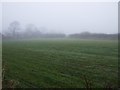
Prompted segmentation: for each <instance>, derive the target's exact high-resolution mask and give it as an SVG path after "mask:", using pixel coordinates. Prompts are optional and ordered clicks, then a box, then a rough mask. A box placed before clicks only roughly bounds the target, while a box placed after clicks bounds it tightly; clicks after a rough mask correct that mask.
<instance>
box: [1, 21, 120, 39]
mask: <svg viewBox="0 0 120 90" xmlns="http://www.w3.org/2000/svg"><path fill="white" fill-rule="evenodd" d="M22 30H23V29H22V28H21V25H20V23H19V22H18V21H14V22H12V23H10V24H9V27H8V29H7V31H6V32H3V33H2V34H0V36H2V38H3V39H24V38H80V39H118V36H119V37H120V34H118V33H116V34H105V33H90V32H87V31H84V32H81V33H74V34H69V35H66V34H64V33H54V32H52V33H43V32H42V31H44V30H45V28H42V29H38V28H37V27H36V26H35V25H33V24H29V25H27V27H26V28H25V29H24V30H23V31H22Z"/></svg>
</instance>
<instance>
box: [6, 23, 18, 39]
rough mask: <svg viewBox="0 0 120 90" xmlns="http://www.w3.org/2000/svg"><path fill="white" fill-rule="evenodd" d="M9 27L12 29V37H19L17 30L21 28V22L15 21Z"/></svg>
mask: <svg viewBox="0 0 120 90" xmlns="http://www.w3.org/2000/svg"><path fill="white" fill-rule="evenodd" d="M8 29H9V30H10V32H11V34H12V37H15V38H16V37H17V31H18V30H20V23H19V22H18V21H14V22H12V23H10V25H9V27H8Z"/></svg>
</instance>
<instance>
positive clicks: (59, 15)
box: [2, 2, 118, 34]
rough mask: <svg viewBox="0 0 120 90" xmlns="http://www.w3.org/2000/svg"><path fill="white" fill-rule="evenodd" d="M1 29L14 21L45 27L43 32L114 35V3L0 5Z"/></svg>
mask: <svg viewBox="0 0 120 90" xmlns="http://www.w3.org/2000/svg"><path fill="white" fill-rule="evenodd" d="M2 5H3V6H2V15H3V16H2V20H3V30H4V29H6V28H7V27H8V25H9V24H10V23H11V22H13V21H15V20H17V21H19V22H20V23H21V27H22V28H24V27H25V26H26V25H27V24H35V25H36V26H37V27H38V28H40V27H45V28H47V29H48V30H46V31H44V32H51V31H52V32H60V33H66V34H70V33H80V32H83V31H90V32H93V33H117V32H118V4H117V2H66V3H65V2H57V3H55V2H46V3H43V2H36V3H35V2H34V3H33V2H29V3H28V2H26V3H25V2H23V3H17V2H16V3H15V2H11V3H10V2H9V3H3V4H2Z"/></svg>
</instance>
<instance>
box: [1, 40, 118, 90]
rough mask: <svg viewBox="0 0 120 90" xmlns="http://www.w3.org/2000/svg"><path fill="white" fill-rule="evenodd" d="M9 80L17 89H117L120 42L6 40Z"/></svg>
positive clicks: (5, 49)
mask: <svg viewBox="0 0 120 90" xmlns="http://www.w3.org/2000/svg"><path fill="white" fill-rule="evenodd" d="M2 58H3V63H4V64H5V69H6V71H5V79H6V80H15V81H16V82H18V84H17V85H16V86H15V87H21V88H27V87H32V88H33V87H35V88H85V87H86V80H88V81H89V83H90V87H94V88H98V87H99V88H104V87H107V86H110V87H117V83H118V42H117V41H115V40H79V39H38V40H5V41H3V47H2Z"/></svg>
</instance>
